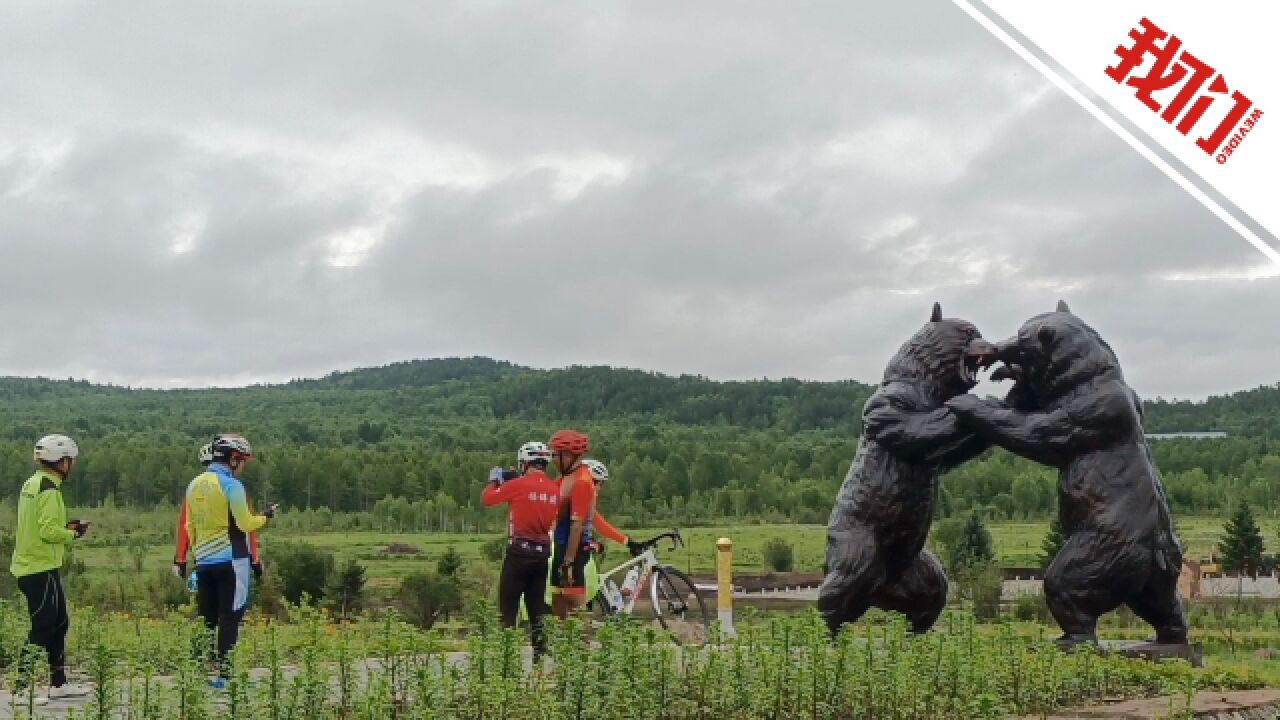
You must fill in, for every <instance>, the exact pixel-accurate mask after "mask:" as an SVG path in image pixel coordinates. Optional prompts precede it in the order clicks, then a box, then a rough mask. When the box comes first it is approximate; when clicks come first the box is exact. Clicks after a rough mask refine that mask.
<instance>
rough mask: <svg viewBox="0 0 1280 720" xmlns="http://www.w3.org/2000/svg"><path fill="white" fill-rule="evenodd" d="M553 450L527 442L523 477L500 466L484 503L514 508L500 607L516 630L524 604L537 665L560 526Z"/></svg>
mask: <svg viewBox="0 0 1280 720" xmlns="http://www.w3.org/2000/svg"><path fill="white" fill-rule="evenodd" d="M550 462H551V451H550V450H548V449H547V446H546V444H544V443H540V442H527V443H525V444H524V445H521V446H520V450H519V451H518V452H517V453H516V470H517V472H518V476H517V477H514V478H511V477H510V475H511V473H510V471H505V470H503V469H502V468H499V467H495V468H493V469H492V470H491V471H489V485H488V486H487V487H486V488H485V489H484V494H482V495H481V497H480V502H481V503H483V504H484V505H485V507H491V506H493V505H498V504H500V503H507V504H508V505H510V507H511V510H510V515H509V517H508V519H507V552H506V556H505V557H504V558H503V560H502V575H501V576H500V579H499V581H498V607H499V609H500V610H501V612H502V626H503V627H508V628H509V627H515V624H516V616H517V615H518V614H519V612H520V601H521V598H523V599H524V603H525V607H526V608H528V612H529V627H530V638H531V640H532V642H533V657H534V661H535V662H536V661H537V660H538V658H539V657H541V656H542V653H543V652H544V651H545V649H546V644H545V640H544V638H543V634H542V619H543V617H544V616H545V615H546V614H547V612H548V611H549V608H547V607H546V600H545V598H544V595H545V594H546V591H547V561H548V560H549V558H550V557H551V529H552V527H553V526H554V525H555V522H556V511H557V508H558V505H559V494H560V486H559V485H558V484H557V483H556V482H555V481H554V480H552V479H551V478H549V477H547V466H548V465H549V464H550Z"/></svg>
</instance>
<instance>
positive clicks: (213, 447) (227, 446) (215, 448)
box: [209, 433, 253, 460]
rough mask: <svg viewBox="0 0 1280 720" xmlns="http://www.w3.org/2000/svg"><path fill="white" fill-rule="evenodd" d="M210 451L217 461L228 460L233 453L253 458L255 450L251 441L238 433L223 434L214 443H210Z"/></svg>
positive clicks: (214, 439) (215, 438)
mask: <svg viewBox="0 0 1280 720" xmlns="http://www.w3.org/2000/svg"><path fill="white" fill-rule="evenodd" d="M209 450H210V451H211V452H212V454H213V458H214V459H215V460H226V459H227V458H229V457H231V454H232V453H239V454H241V455H247V456H249V457H253V448H252V447H251V446H250V445H249V441H248V440H246V439H245V437H244V436H243V435H240V434H238V433H223V434H221V435H218V436H216V437H214V438H213V442H211V443H209Z"/></svg>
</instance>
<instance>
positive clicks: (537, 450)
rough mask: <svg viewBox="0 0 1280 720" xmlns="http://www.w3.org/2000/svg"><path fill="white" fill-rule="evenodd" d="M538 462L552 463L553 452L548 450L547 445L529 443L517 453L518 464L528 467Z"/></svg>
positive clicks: (522, 446)
mask: <svg viewBox="0 0 1280 720" xmlns="http://www.w3.org/2000/svg"><path fill="white" fill-rule="evenodd" d="M538 460H541V461H542V462H544V463H548V464H549V463H550V462H551V450H550V449H548V448H547V444H546V443H541V442H527V443H525V444H523V445H521V446H520V450H518V451H517V452H516V462H517V463H519V464H520V465H528V464H529V463H531V462H535V461H538Z"/></svg>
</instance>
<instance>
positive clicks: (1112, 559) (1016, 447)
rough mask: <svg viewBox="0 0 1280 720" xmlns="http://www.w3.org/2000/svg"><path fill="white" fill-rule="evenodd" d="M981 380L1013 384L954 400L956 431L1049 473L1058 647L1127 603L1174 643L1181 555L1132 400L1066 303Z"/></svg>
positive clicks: (1182, 638)
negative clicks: (1054, 471)
mask: <svg viewBox="0 0 1280 720" xmlns="http://www.w3.org/2000/svg"><path fill="white" fill-rule="evenodd" d="M995 357H996V358H998V359H999V360H1000V361H1002V362H1003V367H1001V368H998V369H997V370H996V371H995V373H994V374H993V375H992V378H993V379H1001V378H1006V379H1013V380H1014V381H1015V383H1014V386H1013V388H1012V389H1011V390H1010V391H1009V393H1008V396H1007V397H1006V398H1005V400H1004V402H999V401H995V400H982V399H979V398H977V397H975V396H973V395H957V396H956V397H952V398H950V399H948V400H947V401H946V406H947V407H948V408H950V410H951V411H952V412H953V413H954V414H955V415H956V416H958V417H959V418H960V422H961V424H962V426H964V427H966V428H970V429H972V430H973V431H974V432H976V433H978V434H979V435H980V436H982V437H984V438H986V439H987V440H989V441H991V442H993V443H995V444H997V445H999V446H1001V447H1004V448H1005V449H1007V450H1009V451H1011V452H1013V453H1016V454H1018V455H1021V456H1023V457H1026V458H1029V459H1031V460H1034V461H1036V462H1040V463H1043V464H1045V465H1049V466H1052V467H1056V468H1059V483H1058V513H1059V519H1060V521H1061V523H1062V527H1063V531H1064V533H1065V534H1066V536H1067V540H1066V542H1065V544H1064V545H1063V547H1062V549H1061V550H1060V551H1059V552H1058V555H1057V557H1055V558H1054V559H1053V562H1052V563H1051V564H1050V565H1049V568H1048V570H1047V571H1046V573H1045V579H1044V593H1045V599H1046V600H1047V601H1048V604H1049V609H1050V611H1051V612H1052V613H1053V617H1054V619H1055V620H1057V622H1058V625H1059V626H1061V628H1062V631H1063V635H1062V637H1061V638H1059V643H1060V644H1061V645H1063V646H1070V645H1074V644H1076V643H1080V642H1090V643H1093V642H1096V641H1097V623H1098V618H1099V617H1100V616H1101V615H1104V614H1106V613H1108V612H1111V611H1112V610H1114V609H1116V608H1117V607H1119V606H1120V605H1122V604H1123V605H1127V606H1128V607H1129V608H1130V609H1132V610H1133V612H1134V613H1135V614H1136V615H1138V616H1139V617H1141V618H1142V619H1143V620H1145V621H1146V622H1147V623H1149V624H1150V625H1151V626H1152V627H1153V628H1154V629H1155V631H1156V641H1157V642H1161V643H1185V642H1186V640H1187V624H1186V619H1185V616H1184V615H1183V609H1182V602H1181V600H1180V598H1179V597H1178V592H1177V581H1178V574H1179V573H1180V572H1181V570H1182V548H1181V547H1180V545H1179V543H1178V539H1177V537H1176V536H1175V534H1174V532H1173V524H1172V521H1171V519H1170V516H1169V507H1168V504H1167V503H1166V500H1165V494H1164V487H1163V486H1162V484H1161V482H1160V474H1159V472H1158V471H1157V470H1156V467H1155V463H1154V462H1153V461H1152V458H1151V453H1150V450H1149V449H1148V447H1147V443H1146V438H1145V436H1144V434H1143V430H1142V403H1141V402H1140V401H1139V399H1138V396H1137V395H1136V394H1135V393H1134V392H1133V390H1131V389H1130V388H1129V386H1128V385H1126V384H1125V381H1124V377H1123V375H1122V374H1121V372H1120V364H1119V362H1118V361H1117V359H1116V355H1115V353H1114V352H1112V350H1111V348H1110V346H1108V345H1107V343H1106V342H1105V341H1104V340H1103V339H1102V337H1101V336H1099V335H1098V333H1097V332H1096V331H1094V329H1093V328H1091V327H1089V326H1088V325H1086V324H1085V323H1084V321H1082V320H1081V319H1080V318H1079V317H1077V316H1076V315H1074V314H1072V313H1071V311H1070V309H1069V308H1068V307H1067V306H1066V303H1062V302H1060V303H1059V304H1058V308H1057V310H1056V311H1055V312H1050V313H1043V314H1041V315H1037V316H1035V317H1033V318H1031V319H1030V320H1028V321H1027V322H1026V323H1025V324H1023V326H1022V328H1021V329H1020V330H1019V331H1018V334H1017V335H1015V336H1014V337H1012V338H1009V339H1008V340H1006V341H1004V342H1001V343H999V344H998V345H997V346H996V351H995Z"/></svg>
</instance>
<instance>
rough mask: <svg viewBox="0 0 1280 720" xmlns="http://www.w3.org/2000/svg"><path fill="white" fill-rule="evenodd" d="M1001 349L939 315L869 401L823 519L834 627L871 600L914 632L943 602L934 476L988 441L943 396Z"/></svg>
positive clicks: (960, 389)
mask: <svg viewBox="0 0 1280 720" xmlns="http://www.w3.org/2000/svg"><path fill="white" fill-rule="evenodd" d="M994 351H995V347H994V346H993V345H992V344H991V343H988V342H986V341H985V340H983V339H982V336H981V335H980V334H979V333H978V329H977V328H976V327H974V326H973V325H972V324H971V323H968V322H965V321H964V320H956V319H951V318H948V319H943V317H942V308H941V307H940V306H939V305H938V304H937V303H935V304H934V306H933V315H932V317H931V318H930V320H929V322H928V323H926V324H925V326H924V327H923V328H921V329H920V331H919V332H917V333H916V334H915V335H914V336H912V338H911V339H910V340H908V341H907V342H906V344H904V345H903V346H902V347H901V349H899V350H898V352H897V354H896V355H894V356H893V359H892V360H890V361H889V366H888V367H887V368H886V369H885V371H884V380H883V381H882V382H881V383H880V387H879V388H878V389H876V391H875V392H874V393H873V394H872V395H871V397H870V398H869V399H868V400H867V403H866V405H865V406H864V408H863V413H862V418H863V438H862V442H861V443H860V444H859V445H858V452H857V455H856V456H855V457H854V459H853V465H852V466H851V467H850V468H849V474H848V475H847V476H845V479H844V485H843V486H841V488H840V494H839V495H838V496H837V497H836V503H835V507H834V508H833V509H832V511H831V519H830V521H829V522H828V524H827V553H826V563H825V568H824V572H825V573H826V577H825V578H824V579H823V582H822V587H821V589H820V591H819V596H818V610H819V611H821V613H822V615H823V617H824V618H825V619H826V622H827V626H828V627H829V628H830V629H831V632H832V634H833V635H834V634H836V633H838V632H839V630H840V626H841V625H843V624H844V623H849V622H853V621H855V620H857V619H858V618H860V617H862V615H863V614H864V613H865V612H866V611H867V609H868V608H870V607H872V606H875V607H879V608H882V609H885V610H892V611H896V612H900V613H902V614H904V615H906V616H907V617H908V619H909V620H910V621H911V626H912V629H913V630H914V631H915V632H925V631H927V630H928V629H929V628H930V627H932V626H933V623H934V621H936V620H937V619H938V615H939V614H941V613H942V609H943V607H944V606H945V605H946V602H947V578H946V575H945V574H944V573H943V571H942V565H941V564H940V563H939V562H938V559H937V558H936V557H934V556H933V554H932V553H930V552H928V551H926V550H925V549H924V541H925V538H926V536H927V535H928V534H929V525H930V523H931V521H932V520H933V506H934V502H935V500H936V497H937V488H938V476H939V475H940V474H941V473H943V472H945V471H947V470H949V469H951V468H953V467H956V466H957V465H960V464H962V463H964V462H965V461H966V460H969V459H970V458H973V457H975V456H976V455H978V454H979V453H981V452H983V451H984V450H986V449H987V448H988V447H990V445H991V443H990V442H989V441H987V440H985V439H983V438H982V437H981V436H979V435H977V434H975V433H974V432H972V431H971V430H968V429H966V428H964V427H962V426H961V425H960V423H959V422H958V420H957V418H956V416H955V415H954V414H952V412H951V411H950V410H948V409H947V408H946V407H945V406H944V405H943V403H944V402H945V401H946V400H947V399H948V398H952V397H954V396H956V395H959V394H962V393H965V392H968V391H969V389H970V388H972V387H973V386H974V384H975V383H976V382H977V373H978V369H979V368H980V367H981V366H983V365H985V364H990V363H992V362H994Z"/></svg>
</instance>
